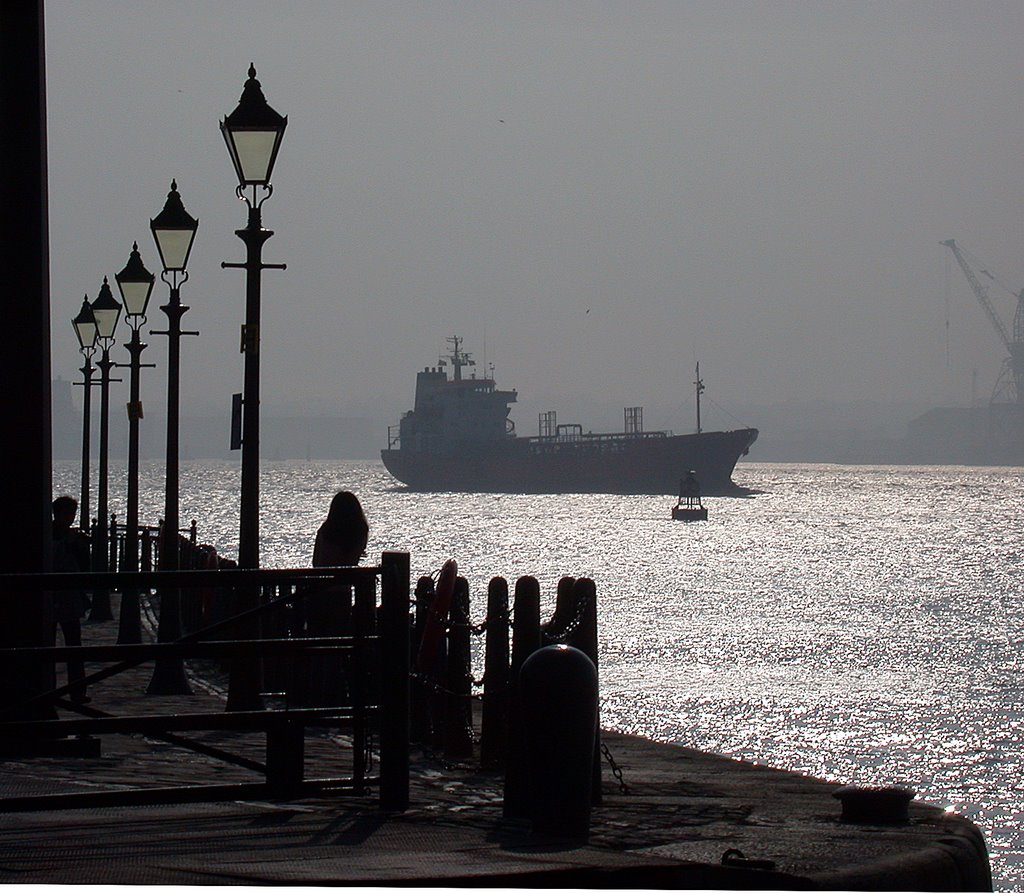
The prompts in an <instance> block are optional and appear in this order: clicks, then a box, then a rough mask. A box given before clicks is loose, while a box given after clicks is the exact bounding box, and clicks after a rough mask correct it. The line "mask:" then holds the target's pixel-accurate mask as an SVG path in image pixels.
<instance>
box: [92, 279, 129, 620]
mask: <svg viewBox="0 0 1024 893" xmlns="http://www.w3.org/2000/svg"><path fill="white" fill-rule="evenodd" d="M92 315H93V317H94V318H95V320H96V339H97V341H98V342H99V345H100V351H101V353H100V359H99V362H97V363H96V365H97V366H98V367H99V370H100V476H99V484H98V487H97V502H98V507H97V509H96V514H97V516H98V517H99V525H98V526H97V528H96V535H95V537H94V539H93V543H92V560H93V568H94V569H95V570H97V571H100V572H104V571H106V570H107V562H108V558H109V554H108V542H107V535H108V533H109V531H110V518H109V516H108V509H107V477H108V474H107V472H108V455H109V445H110V382H111V380H112V379H111V378H110V370H111V369H112V368H113V366H114V363H113V361H112V360H111V359H110V348H111V347H113V346H114V330H115V329H116V328H117V321H118V319H120V318H121V305H120V304H119V303H118V302H117V298H115V297H114V294H113V292H111V290H110V283H109V282H108V281H107V277H106V276H104V277H103V285H101V286H100V290H99V294H97V295H96V300H95V301H93V302H92ZM117 380H118V381H120V379H117ZM89 619H90V620H91V621H94V622H96V621H106V620H113V619H114V615H113V613H112V612H111V610H110V590H109V589H106V588H105V587H103V588H98V589H96V590H94V591H93V594H92V609H91V610H90V611H89Z"/></svg>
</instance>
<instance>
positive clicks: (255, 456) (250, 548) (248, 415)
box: [220, 63, 288, 710]
mask: <svg viewBox="0 0 1024 893" xmlns="http://www.w3.org/2000/svg"><path fill="white" fill-rule="evenodd" d="M287 124H288V119H287V118H286V117H283V116H281V115H279V114H278V113H277V112H275V111H274V110H273V109H272V108H271V107H270V106H269V105H268V104H267V100H266V98H265V97H264V95H263V89H262V88H261V87H260V82H259V81H258V80H256V68H255V66H253V65H252V64H251V63H250V65H249V79H248V80H247V81H246V82H245V85H244V87H243V88H242V96H241V99H239V101H238V107H237V108H236V109H235V110H234V111H233V112H232V113H231V114H230V115H228V116H227V117H226V118H224V120H223V121H221V124H220V130H221V133H222V134H223V135H224V142H225V143H226V144H227V147H228V153H229V154H230V156H231V163H232V164H233V165H234V168H235V174H236V176H237V177H238V187H237V188H236V190H235V193H236V194H237V196H238V197H239V199H241V200H242V201H244V202H245V203H246V205H248V207H249V220H248V224H247V226H246V227H245V229H239V230H235V235H236V236H238V238H240V239H241V240H242V242H243V243H244V244H245V248H246V255H245V263H244V264H229V263H223V264H221V267H222V268H223V267H233V268H235V269H242V270H245V323H244V325H243V326H242V352H243V353H244V354H245V375H244V379H243V387H242V391H243V393H242V481H241V488H242V492H241V501H240V506H239V515H240V519H239V529H238V565H239V567H243V568H256V567H259V564H260V298H261V296H260V287H261V285H260V280H261V276H262V273H263V270H265V269H271V268H273V269H278V270H283V269H285V265H284V264H265V263H263V243H264V242H266V241H267V239H269V238H270V237H271V236H272V235H274V233H273V231H272V230H269V229H264V228H263V213H262V207H263V202H265V201H266V200H267V199H268V198H270V196H271V194H272V193H273V191H274V188H273V186H271V185H270V176H271V174H272V173H273V170H274V162H275V161H276V160H277V151H278V149H279V148H280V146H281V138H282V137H283V136H284V129H285V127H286V126H287ZM260 192H262V196H261V195H260ZM258 601H259V593H258V591H257V590H253V591H252V592H249V593H246V594H245V595H244V597H243V607H246V608H249V607H255V605H256V604H257V603H258ZM239 635H248V636H251V637H258V636H259V624H258V622H256V623H253V624H251V625H250V627H249V628H248V629H243V630H239ZM259 691H260V664H259V661H258V660H250V659H237V660H235V661H233V662H232V665H231V679H230V684H229V688H228V704H227V706H228V709H229V710H247V709H258V708H259V707H261V706H262V701H261V699H260V694H259Z"/></svg>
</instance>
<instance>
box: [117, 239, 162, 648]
mask: <svg viewBox="0 0 1024 893" xmlns="http://www.w3.org/2000/svg"><path fill="white" fill-rule="evenodd" d="M155 278H156V277H154V276H153V274H152V273H150V272H149V270H147V269H146V266H145V264H143V263H142V257H141V256H140V255H139V243H138V242H136V243H134V244H133V245H132V253H131V255H129V257H128V263H127V264H125V267H124V269H123V270H121V272H120V273H118V274H117V275H116V276H114V281H115V282H117V288H118V290H119V291H120V292H121V300H122V301H123V302H124V317H125V322H127V323H128V327H129V328H130V329H131V330H132V337H131V341H129V342H128V344H126V345H125V347H126V348H127V350H128V355H129V357H130V360H129V362H128V364H127V365H128V369H129V379H128V380H129V394H130V396H129V398H128V504H127V512H126V514H127V517H126V519H125V529H124V550H125V569H126V570H128V571H130V572H134V571H137V570H138V569H139V419H141V418H142V401H141V400H140V399H139V370H140V369H141V368H142V365H143V364H142V361H141V357H142V351H144V350H145V349H146V345H145V344H143V343H142V340H141V339H140V337H139V329H140V328H142V326H143V325H144V324H145V322H146V308H147V307H148V306H149V296H150V294H151V293H152V291H153V280H154V279H155ZM118 365H121V364H118ZM146 365H147V366H148V367H149V368H152V364H151V363H147V364H146ZM120 614H121V616H120V621H119V623H118V628H117V644H118V645H131V644H135V643H138V642H141V641H142V623H141V618H140V616H139V591H138V590H137V589H135V588H130V587H129V588H126V589H123V590H122V591H121V612H120Z"/></svg>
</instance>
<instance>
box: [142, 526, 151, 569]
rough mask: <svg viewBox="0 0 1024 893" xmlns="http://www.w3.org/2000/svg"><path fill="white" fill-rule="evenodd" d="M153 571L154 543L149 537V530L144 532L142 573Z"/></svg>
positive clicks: (146, 529)
mask: <svg viewBox="0 0 1024 893" xmlns="http://www.w3.org/2000/svg"><path fill="white" fill-rule="evenodd" d="M152 570H153V543H152V538H151V537H150V535H149V528H148V527H146V528H145V529H143V531H142V571H143V573H147V574H148V573H150V572H152Z"/></svg>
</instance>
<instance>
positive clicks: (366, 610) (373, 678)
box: [348, 577, 380, 795]
mask: <svg viewBox="0 0 1024 893" xmlns="http://www.w3.org/2000/svg"><path fill="white" fill-rule="evenodd" d="M376 607H377V583H376V580H374V579H373V578H372V577H371V578H363V579H360V580H359V581H358V582H357V583H356V586H355V599H354V600H353V603H352V635H353V637H354V638H355V640H356V641H355V651H354V654H353V659H352V662H351V663H350V664H349V668H348V685H349V692H350V696H351V699H352V707H353V709H354V711H355V722H354V725H353V727H352V780H353V781H354V782H355V792H356V794H359V795H362V794H363V793H364V792H365V783H366V765H367V760H366V747H367V741H368V740H369V736H368V734H367V713H366V709H365V708H366V707H367V705H369V704H373V703H375V702H376V699H375V698H374V694H373V691H374V689H375V688H379V687H380V686H379V684H377V683H379V680H378V679H377V672H375V670H376V669H377V667H376V664H375V663H374V662H373V661H372V660H371V659H370V657H371V654H372V653H373V652H372V651H371V648H372V646H371V644H370V642H369V641H368V639H369V637H370V636H372V635H373V634H374V631H375V625H376V624H375V616H374V615H375V613H376Z"/></svg>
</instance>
